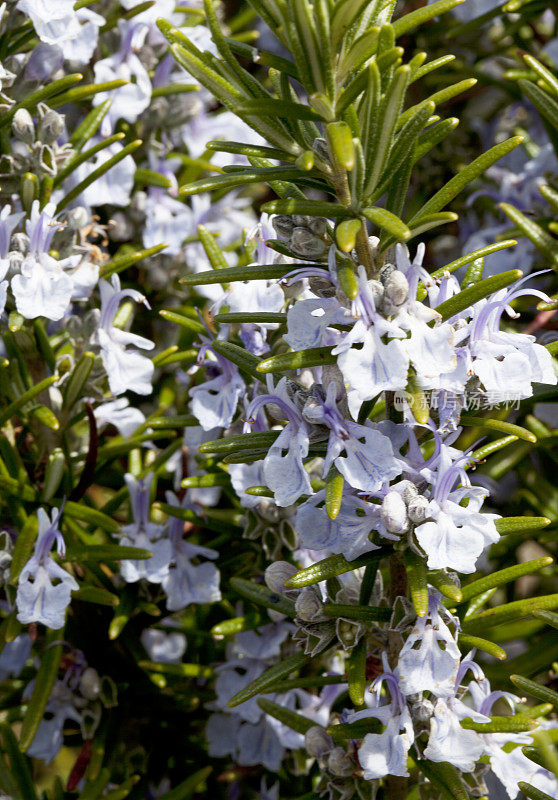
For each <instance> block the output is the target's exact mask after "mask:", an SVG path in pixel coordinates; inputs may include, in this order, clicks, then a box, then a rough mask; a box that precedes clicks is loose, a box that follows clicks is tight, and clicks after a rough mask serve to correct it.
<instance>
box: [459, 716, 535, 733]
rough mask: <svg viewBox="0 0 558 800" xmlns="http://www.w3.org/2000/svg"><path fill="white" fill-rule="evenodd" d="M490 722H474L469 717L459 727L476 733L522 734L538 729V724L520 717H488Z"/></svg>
mask: <svg viewBox="0 0 558 800" xmlns="http://www.w3.org/2000/svg"><path fill="white" fill-rule="evenodd" d="M490 719H491V722H474V721H473V720H472V719H471V718H470V717H466V718H465V719H463V720H461V727H462V728H465V730H468V731H476V732H477V733H522V732H524V731H532V730H535V728H538V726H539V723H538V722H536V721H535V720H534V719H529V718H526V717H524V716H521V715H517V716H514V717H490Z"/></svg>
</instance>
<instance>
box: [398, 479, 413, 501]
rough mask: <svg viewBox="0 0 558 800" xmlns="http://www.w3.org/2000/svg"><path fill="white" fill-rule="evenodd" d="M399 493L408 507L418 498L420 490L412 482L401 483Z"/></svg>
mask: <svg viewBox="0 0 558 800" xmlns="http://www.w3.org/2000/svg"><path fill="white" fill-rule="evenodd" d="M397 491H398V492H399V494H400V495H401V497H402V498H403V500H404V502H405V503H406V504H407V505H408V504H409V503H410V502H411V500H412V499H413V498H414V497H416V496H417V494H418V489H417V487H416V486H415V484H414V483H412V482H411V481H400V482H399V483H398V484H397Z"/></svg>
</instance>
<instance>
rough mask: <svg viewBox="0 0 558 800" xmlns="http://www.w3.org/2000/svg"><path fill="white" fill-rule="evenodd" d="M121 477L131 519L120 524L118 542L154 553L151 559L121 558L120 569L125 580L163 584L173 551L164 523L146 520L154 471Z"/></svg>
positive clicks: (147, 518)
mask: <svg viewBox="0 0 558 800" xmlns="http://www.w3.org/2000/svg"><path fill="white" fill-rule="evenodd" d="M124 480H125V481H126V485H127V487H128V492H129V493H130V505H131V508H132V517H133V520H134V521H133V523H131V524H130V525H124V526H123V527H122V531H121V540H120V541H121V544H123V545H127V546H129V547H139V548H142V549H144V550H149V551H150V552H151V553H152V554H153V555H152V556H151V558H146V559H141V560H139V559H138V560H137V561H133V560H132V559H126V561H122V562H121V564H120V572H121V574H122V577H123V578H124V580H125V581H126V583H136V581H139V580H141V579H142V578H145V579H146V580H148V581H149V582H150V583H162V582H163V580H164V578H165V577H166V576H167V575H168V571H169V564H170V560H171V553H172V551H171V544H170V541H169V539H168V538H167V537H166V536H165V535H164V533H165V532H164V529H163V526H162V525H156V524H155V523H153V522H150V520H149V511H150V507H151V502H150V491H151V484H152V482H153V474H152V473H149V474H148V475H146V476H145V478H141V479H139V480H138V479H136V478H134V476H133V475H131V474H130V473H126V475H125V476H124Z"/></svg>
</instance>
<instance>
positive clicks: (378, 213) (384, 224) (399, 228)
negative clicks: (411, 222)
mask: <svg viewBox="0 0 558 800" xmlns="http://www.w3.org/2000/svg"><path fill="white" fill-rule="evenodd" d="M362 213H363V215H364V216H365V217H366V219H367V220H369V221H370V222H373V223H374V225H377V226H378V227H379V228H382V230H385V231H387V232H388V233H390V234H391V235H392V236H394V237H395V238H396V239H402V240H403V241H407V239H410V238H411V231H410V229H409V228H408V227H407V225H405V223H404V222H403V221H402V220H400V219H399V217H397V216H396V215H395V214H392V213H391V211H388V210H387V209H386V208H363V209H362Z"/></svg>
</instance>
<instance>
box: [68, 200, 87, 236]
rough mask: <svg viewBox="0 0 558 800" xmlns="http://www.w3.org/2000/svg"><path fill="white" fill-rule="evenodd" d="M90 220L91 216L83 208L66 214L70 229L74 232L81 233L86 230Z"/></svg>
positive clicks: (78, 207) (76, 208)
mask: <svg viewBox="0 0 558 800" xmlns="http://www.w3.org/2000/svg"><path fill="white" fill-rule="evenodd" d="M90 219H91V215H90V214H89V213H88V211H87V209H86V208H84V207H83V206H76V207H75V208H71V209H70V210H69V211H68V213H67V214H66V220H67V222H68V227H70V228H71V229H72V230H73V231H80V230H81V229H82V228H85V226H86V225H87V224H88V222H89V221H90Z"/></svg>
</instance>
